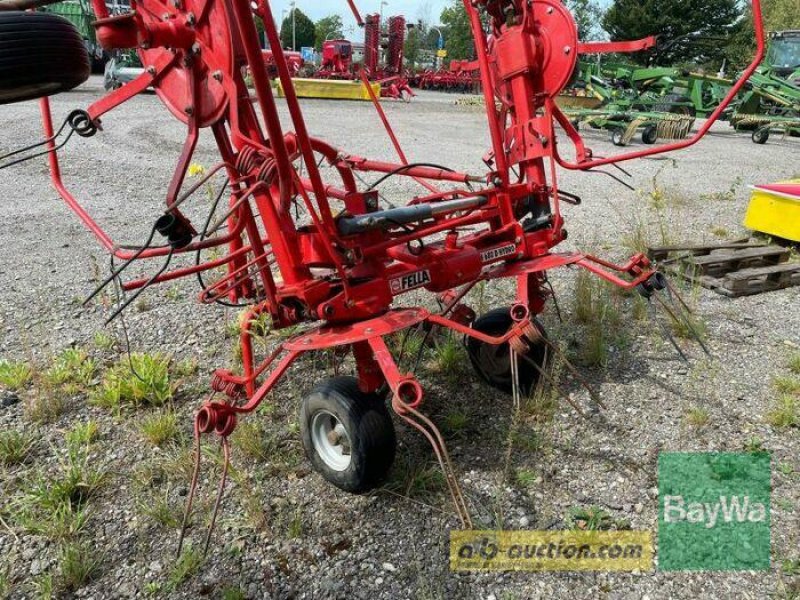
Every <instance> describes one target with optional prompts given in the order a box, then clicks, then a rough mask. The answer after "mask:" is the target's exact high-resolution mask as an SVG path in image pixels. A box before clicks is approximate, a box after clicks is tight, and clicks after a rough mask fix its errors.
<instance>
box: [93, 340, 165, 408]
mask: <svg viewBox="0 0 800 600" xmlns="http://www.w3.org/2000/svg"><path fill="white" fill-rule="evenodd" d="M174 392H175V390H174V386H173V385H172V383H171V381H170V358H169V357H168V356H165V355H163V354H132V355H131V356H130V361H128V360H126V359H123V360H121V361H120V362H119V363H117V364H116V365H114V366H113V367H112V368H110V369H109V370H108V371H106V373H105V375H104V376H103V380H102V382H101V383H100V387H99V388H98V390H97V391H96V392H95V394H94V395H93V396H92V398H91V401H92V403H93V404H95V405H97V406H102V407H104V408H111V409H119V408H122V407H125V406H129V407H134V408H139V407H143V406H163V405H164V404H166V403H167V402H169V401H170V400H172V398H173V395H174Z"/></svg>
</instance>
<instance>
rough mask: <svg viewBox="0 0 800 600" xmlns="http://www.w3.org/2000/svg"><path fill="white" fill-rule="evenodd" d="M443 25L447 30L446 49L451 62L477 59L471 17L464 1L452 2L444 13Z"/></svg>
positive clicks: (453, 0) (455, 0)
mask: <svg viewBox="0 0 800 600" xmlns="http://www.w3.org/2000/svg"><path fill="white" fill-rule="evenodd" d="M441 21H442V25H444V29H445V32H444V34H445V49H446V50H447V57H448V58H449V59H451V60H464V59H473V58H475V43H474V41H473V38H472V27H470V23H469V16H468V15H467V11H466V9H465V8H464V2H463V1H462V0H451V2H450V6H447V7H446V8H445V9H444V10H443V11H442V16H441Z"/></svg>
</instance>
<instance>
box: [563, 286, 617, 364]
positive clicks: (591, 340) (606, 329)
mask: <svg viewBox="0 0 800 600" xmlns="http://www.w3.org/2000/svg"><path fill="white" fill-rule="evenodd" d="M619 301H620V299H619V296H618V295H617V294H613V293H611V289H610V288H609V285H608V284H606V283H605V282H603V281H601V280H600V279H599V278H597V277H594V276H592V275H591V274H590V273H588V272H586V271H580V272H579V273H578V276H577V278H576V280H575V294H574V304H573V306H574V308H573V315H574V318H575V320H576V321H577V322H578V323H580V324H582V325H583V326H584V335H583V344H582V346H581V359H582V360H583V362H584V363H585V364H586V365H587V366H590V367H604V366H606V365H607V364H608V360H609V356H610V351H611V347H612V346H620V347H624V346H625V345H626V344H627V338H626V335H625V332H626V331H627V330H626V328H625V327H622V314H621V312H620V307H619V305H618V303H619Z"/></svg>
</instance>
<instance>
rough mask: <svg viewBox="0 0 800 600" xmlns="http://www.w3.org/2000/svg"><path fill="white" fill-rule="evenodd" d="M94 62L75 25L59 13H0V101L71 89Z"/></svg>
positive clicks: (36, 96) (77, 84)
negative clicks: (91, 60) (90, 58)
mask: <svg viewBox="0 0 800 600" xmlns="http://www.w3.org/2000/svg"><path fill="white" fill-rule="evenodd" d="M90 74H91V62H90V60H89V53H88V52H87V50H86V44H85V42H84V41H83V38H82V37H81V36H80V34H79V33H78V30H77V29H75V26H74V25H73V24H72V23H70V22H69V21H67V20H66V19H64V18H63V17H59V16H58V15H52V14H47V13H41V12H0V104H9V103H11V102H22V101H24V100H33V99H35V98H42V97H44V96H51V95H53V94H58V93H60V92H66V91H68V90H71V89H73V88H75V87H77V86H79V85H81V84H82V83H84V82H85V81H86V80H87V79H89V75H90Z"/></svg>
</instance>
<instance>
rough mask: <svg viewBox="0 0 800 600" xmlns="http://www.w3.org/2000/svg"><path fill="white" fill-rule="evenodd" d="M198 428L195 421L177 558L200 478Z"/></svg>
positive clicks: (184, 536) (181, 548) (181, 547)
mask: <svg viewBox="0 0 800 600" xmlns="http://www.w3.org/2000/svg"><path fill="white" fill-rule="evenodd" d="M200 457H201V450H200V426H199V424H198V422H197V419H195V423H194V469H193V471H192V483H191V485H190V486H189V495H188V497H187V498H186V508H185V509H184V511H183V523H182V524H181V535H180V537H179V538H178V557H180V555H181V551H182V550H183V541H184V539H185V538H186V530H187V528H188V527H189V518H190V517H191V514H192V504H194V498H195V496H196V495H197V482H198V480H199V478H200Z"/></svg>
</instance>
